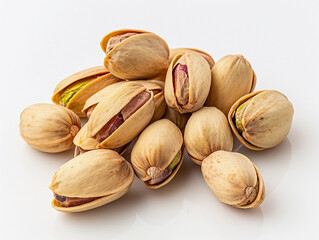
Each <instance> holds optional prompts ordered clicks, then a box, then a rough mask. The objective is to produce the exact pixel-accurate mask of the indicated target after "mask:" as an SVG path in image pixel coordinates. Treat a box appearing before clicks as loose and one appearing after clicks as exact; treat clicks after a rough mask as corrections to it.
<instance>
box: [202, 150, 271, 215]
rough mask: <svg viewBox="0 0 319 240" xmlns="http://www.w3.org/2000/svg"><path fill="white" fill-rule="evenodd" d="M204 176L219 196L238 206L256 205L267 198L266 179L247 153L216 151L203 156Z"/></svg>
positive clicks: (248, 206)
mask: <svg viewBox="0 0 319 240" xmlns="http://www.w3.org/2000/svg"><path fill="white" fill-rule="evenodd" d="M202 174H203V177H204V179H205V181H206V183H207V185H208V187H209V188H210V190H211V191H212V192H213V193H214V195H215V196H216V197H217V199H218V200H219V201H221V202H223V203H226V204H229V205H231V206H233V207H237V208H243V209H245V208H253V207H257V206H259V205H260V204H261V203H262V202H263V201H264V199H265V186H264V181H263V178H262V176H261V174H260V173H259V171H258V169H257V167H256V166H255V165H254V164H253V163H252V162H251V161H250V160H249V159H248V158H247V157H246V156H244V155H242V154H240V153H235V152H227V151H222V150H220V151H216V152H214V153H212V154H210V155H209V156H208V157H207V158H205V159H204V160H203V164H202Z"/></svg>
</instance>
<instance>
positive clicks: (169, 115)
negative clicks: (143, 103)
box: [163, 107, 192, 133]
mask: <svg viewBox="0 0 319 240" xmlns="http://www.w3.org/2000/svg"><path fill="white" fill-rule="evenodd" d="M191 115H192V114H191V113H184V114H180V113H179V112H177V111H175V110H173V109H172V108H170V107H167V108H166V111H165V114H164V116H163V118H165V119H168V120H170V121H171V122H173V123H174V124H175V125H176V126H177V127H178V128H179V129H180V130H181V132H182V133H183V132H184V129H185V126H186V123H187V121H188V119H189V118H190V116H191Z"/></svg>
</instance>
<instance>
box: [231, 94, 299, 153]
mask: <svg viewBox="0 0 319 240" xmlns="http://www.w3.org/2000/svg"><path fill="white" fill-rule="evenodd" d="M249 99H252V100H251V101H250V102H249V103H248V105H247V107H246V109H245V112H244V115H243V118H242V119H243V120H242V124H243V127H244V132H243V135H241V134H240V133H239V132H238V130H237V128H236V125H235V124H234V119H233V118H234V116H235V113H236V110H237V108H238V107H239V106H240V105H241V104H242V103H244V102H246V101H247V100H249ZM293 114H294V109H293V106H292V104H291V102H289V100H288V99H287V97H286V96H285V95H283V94H282V93H280V92H278V91H275V90H264V91H258V92H254V93H251V94H247V95H245V96H243V97H242V98H240V99H239V100H238V101H237V102H236V103H234V105H233V106H232V107H231V109H230V111H229V114H228V122H229V124H230V126H231V128H232V130H233V132H234V134H235V136H236V137H237V139H238V140H239V141H240V142H241V143H242V144H243V145H244V146H245V147H247V148H250V149H252V150H263V149H266V148H271V147H274V146H276V145H278V144H279V143H280V142H282V141H283V140H284V139H285V137H286V136H287V135H288V133H289V131H290V127H291V123H292V118H293Z"/></svg>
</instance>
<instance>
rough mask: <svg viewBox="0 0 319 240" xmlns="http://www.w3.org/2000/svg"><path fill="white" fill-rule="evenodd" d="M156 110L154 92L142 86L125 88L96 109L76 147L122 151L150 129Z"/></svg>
mask: <svg viewBox="0 0 319 240" xmlns="http://www.w3.org/2000/svg"><path fill="white" fill-rule="evenodd" d="M154 109H155V104H154V93H153V92H151V91H149V90H147V88H146V87H144V86H143V85H141V84H139V83H135V82H127V83H125V84H121V85H119V86H118V87H117V88H116V89H114V91H112V92H111V93H110V94H108V95H105V97H104V98H103V99H101V101H100V102H99V103H98V104H97V105H96V107H95V109H94V111H93V113H92V115H91V117H90V118H89V121H88V122H87V123H86V124H85V125H84V126H83V127H82V129H81V130H80V131H79V133H78V134H77V135H76V137H75V138H74V144H75V145H77V146H79V147H81V148H82V149H84V150H92V149H97V148H108V149H115V148H119V147H122V146H124V145H126V144H128V143H129V142H131V141H132V140H133V139H134V138H135V137H136V136H137V135H138V134H139V133H140V132H141V131H142V130H143V129H144V128H145V127H146V126H147V124H148V123H149V121H150V120H151V118H152V116H153V114H154Z"/></svg>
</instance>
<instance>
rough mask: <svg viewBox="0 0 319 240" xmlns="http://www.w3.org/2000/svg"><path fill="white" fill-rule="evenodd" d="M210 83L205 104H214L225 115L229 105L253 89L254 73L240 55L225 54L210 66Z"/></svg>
mask: <svg viewBox="0 0 319 240" xmlns="http://www.w3.org/2000/svg"><path fill="white" fill-rule="evenodd" d="M211 73H212V83H211V86H210V91H209V94H208V97H207V100H206V102H205V106H214V107H217V108H218V109H220V110H221V111H222V112H223V113H224V114H225V115H226V116H227V114H228V112H229V109H230V107H231V106H232V105H233V104H234V103H235V102H236V101H237V100H238V99H239V98H240V97H242V96H244V95H245V94H248V93H251V92H253V91H254V89H255V85H256V80H257V78H256V75H255V72H254V70H253V69H252V67H251V65H250V63H249V62H248V61H247V60H246V59H245V58H244V57H243V56H242V55H227V56H225V57H223V58H221V59H220V60H219V61H218V62H217V63H216V64H215V65H214V67H213V68H212V71H211Z"/></svg>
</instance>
